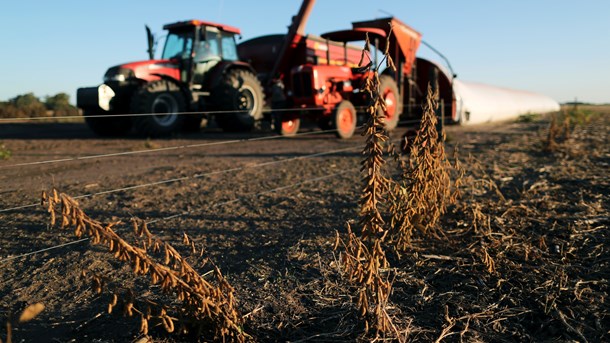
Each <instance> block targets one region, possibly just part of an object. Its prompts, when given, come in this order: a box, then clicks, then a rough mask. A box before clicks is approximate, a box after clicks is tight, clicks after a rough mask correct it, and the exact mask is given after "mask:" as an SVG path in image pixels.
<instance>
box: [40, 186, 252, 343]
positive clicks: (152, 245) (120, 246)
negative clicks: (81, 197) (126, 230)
mask: <svg viewBox="0 0 610 343" xmlns="http://www.w3.org/2000/svg"><path fill="white" fill-rule="evenodd" d="M42 204H43V205H46V207H47V210H48V212H49V214H50V216H51V225H54V224H55V222H56V220H57V219H59V220H60V221H61V227H62V228H72V229H73V230H74V233H75V235H76V236H77V237H81V236H83V235H87V236H89V237H91V242H92V244H95V245H104V246H106V247H107V248H108V250H109V252H110V253H111V254H113V255H114V257H115V258H116V259H118V260H119V261H121V262H125V263H129V264H130V265H131V266H132V268H133V272H134V274H135V275H136V276H148V277H149V278H150V284H151V286H152V285H160V286H161V289H162V290H163V292H164V293H165V294H167V295H173V296H175V297H176V298H177V300H179V301H180V303H181V306H179V307H176V311H177V313H176V314H175V315H177V316H178V317H179V318H180V319H182V321H181V323H180V324H181V325H182V328H183V329H185V330H186V329H189V328H192V329H194V330H197V331H196V332H197V333H200V334H202V333H204V332H203V330H204V328H211V331H212V333H213V335H214V339H223V340H227V339H228V340H233V341H240V342H241V341H245V339H246V337H247V336H246V334H245V333H244V332H243V331H242V329H241V326H240V325H241V318H240V317H239V315H238V313H237V311H236V309H235V299H234V298H233V292H234V290H233V288H232V287H231V285H229V283H228V282H227V281H226V279H225V278H224V277H223V276H222V274H221V272H220V270H219V269H218V268H217V267H216V266H214V274H215V277H216V284H217V285H214V284H212V283H210V282H208V281H206V280H204V279H203V277H201V276H200V275H199V273H198V272H197V271H196V270H195V269H193V267H191V265H190V264H189V263H188V262H187V261H186V260H185V259H184V258H183V257H182V256H181V255H180V254H179V253H178V251H177V250H176V249H174V247H172V246H171V245H170V244H168V243H165V242H163V241H161V240H159V239H157V238H155V237H154V236H153V235H152V234H151V233H150V231H149V230H148V228H147V227H146V224H145V223H144V222H143V221H139V220H133V228H134V232H135V233H136V235H137V236H138V237H140V239H141V247H138V246H134V245H131V244H129V243H128V242H127V241H125V240H124V239H122V238H121V237H120V236H119V235H118V234H117V233H116V232H115V231H114V230H113V227H114V226H116V225H119V224H120V222H115V223H110V224H106V225H104V224H102V223H101V222H99V221H96V220H93V219H91V218H90V217H88V216H87V215H86V214H85V213H84V212H83V211H82V210H81V209H80V207H79V205H78V203H77V202H76V201H75V200H74V199H72V198H71V197H69V196H67V195H65V194H63V193H62V194H58V193H57V191H55V190H53V192H52V194H50V195H47V194H46V193H45V192H43V194H42ZM58 208H59V210H58ZM186 241H187V242H188V237H187V238H186ZM192 247H193V249H194V245H193V246H192ZM155 253H157V254H160V255H162V256H163V262H162V263H161V262H157V261H156V260H155V259H154V258H153V257H152V254H155ZM91 280H92V282H93V288H94V290H95V291H96V292H98V293H100V292H102V290H103V289H104V286H105V282H104V280H103V279H102V278H101V277H99V276H95V275H93V276H91ZM117 298H118V296H117V295H116V294H115V295H113V299H112V301H111V303H110V304H109V312H112V309H113V307H114V306H116V304H117V302H118V299H117ZM134 301H135V295H133V294H127V296H126V297H124V299H123V302H124V306H123V311H124V313H125V314H127V315H130V316H131V315H133V314H134V313H137V314H138V315H140V317H141V327H140V330H141V331H142V332H143V333H146V332H148V327H149V326H148V321H149V320H150V319H152V318H156V319H158V320H160V322H161V323H162V324H163V326H164V327H165V329H166V330H167V331H168V332H173V331H175V326H174V322H175V321H176V320H177V318H175V317H171V316H170V314H169V313H168V312H167V310H166V309H167V308H166V307H163V306H160V305H159V306H158V307H159V308H158V309H157V310H156V311H153V310H152V309H151V307H149V308H147V310H145V311H143V310H138V309H137V308H135V307H134ZM149 304H150V302H149ZM153 312H155V314H154V315H153Z"/></svg>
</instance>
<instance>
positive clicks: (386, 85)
mask: <svg viewBox="0 0 610 343" xmlns="http://www.w3.org/2000/svg"><path fill="white" fill-rule="evenodd" d="M379 93H380V95H381V97H382V98H383V100H384V101H385V106H386V110H385V111H384V112H383V114H384V117H385V118H384V122H385V128H386V130H388V131H392V130H393V129H395V128H396V126H397V125H398V119H399V117H400V115H401V114H402V99H400V93H399V92H398V86H396V81H394V79H393V78H392V77H391V76H389V75H381V76H380V77H379Z"/></svg>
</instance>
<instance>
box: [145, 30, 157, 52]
mask: <svg viewBox="0 0 610 343" xmlns="http://www.w3.org/2000/svg"><path fill="white" fill-rule="evenodd" d="M144 27H145V28H146V39H147V42H148V49H147V50H146V51H147V52H148V58H149V59H151V60H152V59H154V58H155V47H154V46H155V36H153V34H152V32H151V31H150V27H148V25H144Z"/></svg>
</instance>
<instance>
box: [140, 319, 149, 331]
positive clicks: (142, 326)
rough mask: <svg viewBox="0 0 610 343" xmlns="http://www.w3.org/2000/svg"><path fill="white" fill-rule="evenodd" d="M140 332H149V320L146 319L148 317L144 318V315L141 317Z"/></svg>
mask: <svg viewBox="0 0 610 343" xmlns="http://www.w3.org/2000/svg"><path fill="white" fill-rule="evenodd" d="M140 332H141V333H142V334H143V335H147V334H148V320H146V318H144V316H142V317H141V322H140Z"/></svg>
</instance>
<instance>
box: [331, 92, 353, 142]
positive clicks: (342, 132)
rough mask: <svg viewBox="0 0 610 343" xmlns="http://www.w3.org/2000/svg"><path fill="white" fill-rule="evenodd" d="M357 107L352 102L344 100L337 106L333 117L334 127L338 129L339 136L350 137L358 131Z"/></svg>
mask: <svg viewBox="0 0 610 343" xmlns="http://www.w3.org/2000/svg"><path fill="white" fill-rule="evenodd" d="M357 119H358V118H357V116H356V109H355V108H354V105H352V103H351V102H349V101H347V100H343V101H341V102H340V103H339V105H337V107H335V113H334V117H333V128H334V129H335V130H336V131H335V134H336V135H337V137H339V138H342V139H348V138H350V137H352V136H353V135H354V131H356V122H357Z"/></svg>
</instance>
